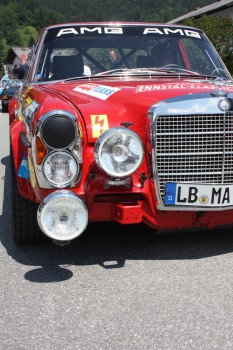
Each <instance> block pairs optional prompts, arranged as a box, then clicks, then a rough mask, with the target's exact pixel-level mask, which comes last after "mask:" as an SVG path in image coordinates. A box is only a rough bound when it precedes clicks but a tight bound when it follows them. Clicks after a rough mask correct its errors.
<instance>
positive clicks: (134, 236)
mask: <svg viewBox="0 0 233 350" xmlns="http://www.w3.org/2000/svg"><path fill="white" fill-rule="evenodd" d="M1 162H2V164H3V165H4V166H5V176H4V178H2V179H1V181H2V182H4V188H3V210H2V215H1V216H0V240H1V243H2V245H3V246H4V247H5V249H6V251H7V253H8V255H9V256H11V257H12V258H13V259H14V260H15V261H16V262H18V263H20V264H24V265H26V266H32V267H33V269H32V270H30V271H28V272H27V273H26V274H25V279H27V280H28V281H31V282H38V283H49V282H60V281H63V280H66V279H69V278H71V277H72V275H73V273H72V272H71V271H70V270H69V267H70V266H71V265H73V266H84V265H85V266H87V265H99V266H101V267H102V268H104V269H120V268H123V267H124V265H125V261H126V260H147V259H148V260H184V259H187V260H189V259H203V258H207V257H211V256H216V255H220V254H227V253H231V252H232V251H233V234H232V230H231V229H228V230H217V231H211V232H210V231H202V232H195V233H194V232H192V233H187V232H183V233H177V234H173V235H154V234H152V232H151V230H148V229H147V227H146V226H145V225H143V224H141V225H120V224H118V223H91V224H89V225H88V228H87V229H86V231H85V232H84V233H83V234H82V235H81V236H80V237H79V238H77V239H76V240H74V241H72V242H71V243H70V244H69V245H66V246H62V247H61V246H57V245H55V244H53V243H52V242H50V241H46V242H43V243H36V244H16V243H15V242H14V241H13V239H12V237H11V229H12V222H11V200H10V199H11V190H10V182H11V180H10V179H11V173H10V172H11V170H10V157H9V156H8V157H5V158H3V159H2V160H1Z"/></svg>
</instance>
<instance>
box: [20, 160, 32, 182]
mask: <svg viewBox="0 0 233 350" xmlns="http://www.w3.org/2000/svg"><path fill="white" fill-rule="evenodd" d="M18 176H19V177H22V178H23V179H27V180H28V179H29V169H28V162H27V157H26V155H25V156H24V157H23V159H22V162H21V164H20V167H19V170H18Z"/></svg>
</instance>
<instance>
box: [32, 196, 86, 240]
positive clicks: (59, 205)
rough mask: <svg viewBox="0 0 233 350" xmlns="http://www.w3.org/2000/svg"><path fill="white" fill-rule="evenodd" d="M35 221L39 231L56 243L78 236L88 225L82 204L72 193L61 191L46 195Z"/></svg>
mask: <svg viewBox="0 0 233 350" xmlns="http://www.w3.org/2000/svg"><path fill="white" fill-rule="evenodd" d="M37 220H38V224H39V226H40V228H41V230H42V231H43V232H44V233H45V234H46V235H47V236H48V237H50V238H52V239H54V240H57V241H69V240H72V239H75V238H76V237H78V236H80V235H81V234H82V233H83V231H84V230H85V229H86V227H87V224H88V211H87V208H86V205H85V204H84V202H83V201H82V200H81V199H80V198H79V197H78V196H77V195H75V194H74V193H73V192H71V191H67V190H61V191H57V192H53V193H51V194H50V195H48V196H47V197H46V198H45V199H44V200H43V202H42V203H41V204H40V206H39V208H38V212H37Z"/></svg>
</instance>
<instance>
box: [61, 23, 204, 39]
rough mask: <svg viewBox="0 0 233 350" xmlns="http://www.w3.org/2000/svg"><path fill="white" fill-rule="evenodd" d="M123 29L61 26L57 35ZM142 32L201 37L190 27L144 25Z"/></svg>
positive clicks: (144, 33) (116, 27)
mask: <svg viewBox="0 0 233 350" xmlns="http://www.w3.org/2000/svg"><path fill="white" fill-rule="evenodd" d="M124 31H125V32H126V31H127V28H124V27H120V26H119V25H116V26H113V27H100V26H97V27H76V28H74V27H70V28H62V29H60V30H59V32H58V34H57V37H60V36H64V35H70V34H73V35H85V34H90V33H93V34H102V35H103V34H106V35H109V34H115V35H122V34H124ZM142 34H143V35H147V34H149V35H151V34H157V35H174V34H175V35H179V36H186V37H193V38H198V39H201V34H200V33H199V32H198V31H195V30H190V29H183V28H171V27H170V28H169V27H148V28H147V27H145V28H142Z"/></svg>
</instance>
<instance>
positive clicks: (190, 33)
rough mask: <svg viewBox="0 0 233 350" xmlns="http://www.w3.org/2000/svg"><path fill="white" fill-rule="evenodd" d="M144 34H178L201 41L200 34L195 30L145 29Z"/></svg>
mask: <svg viewBox="0 0 233 350" xmlns="http://www.w3.org/2000/svg"><path fill="white" fill-rule="evenodd" d="M143 34H160V35H170V34H178V35H181V36H189V37H190V36H191V37H193V38H198V39H201V35H200V33H198V32H196V31H194V30H188V29H181V28H174V29H173V28H145V29H144V32H143Z"/></svg>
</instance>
